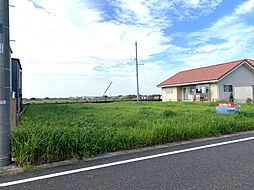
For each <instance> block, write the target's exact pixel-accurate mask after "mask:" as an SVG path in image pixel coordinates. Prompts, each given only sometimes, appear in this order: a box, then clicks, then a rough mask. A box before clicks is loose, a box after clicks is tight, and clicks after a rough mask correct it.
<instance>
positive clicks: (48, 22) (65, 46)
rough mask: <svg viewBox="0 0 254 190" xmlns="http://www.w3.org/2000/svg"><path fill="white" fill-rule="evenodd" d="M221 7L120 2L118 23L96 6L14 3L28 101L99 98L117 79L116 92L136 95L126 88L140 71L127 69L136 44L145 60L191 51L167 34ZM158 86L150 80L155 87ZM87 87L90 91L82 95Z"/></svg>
mask: <svg viewBox="0 0 254 190" xmlns="http://www.w3.org/2000/svg"><path fill="white" fill-rule="evenodd" d="M221 1H222V0H213V1H208V0H192V1H187V0H174V1H169V0H150V1H145V0H130V1H124V0H117V1H114V3H113V5H114V6H115V9H114V11H115V14H116V15H115V17H114V18H115V20H114V19H112V20H110V19H109V20H104V17H103V15H104V10H98V9H96V8H92V7H93V6H91V3H93V2H90V3H89V2H88V1H80V0H72V1H69V0H54V1H52V0H12V4H14V5H15V6H16V8H14V9H11V20H10V21H11V38H12V39H15V40H16V43H13V44H12V49H13V50H14V54H13V56H14V57H17V58H20V59H21V61H22V65H23V69H24V70H23V71H24V96H27V97H31V96H40V97H45V96H53V95H54V94H55V96H69V93H68V90H67V89H69V92H71V93H74V92H75V93H77V94H76V95H85V94H87V95H95V94H98V93H96V92H97V90H98V89H101V88H102V87H103V86H104V84H103V83H107V82H109V81H108V80H111V79H114V81H118V82H115V83H116V84H115V85H116V86H115V88H116V89H119V91H116V90H115V91H112V92H114V93H119V94H120V92H121V90H122V92H125V93H132V92H135V87H134V88H133V86H132V85H130V86H129V87H127V88H123V86H128V83H131V84H133V85H134V84H135V69H134V70H133V68H135V67H133V66H132V65H129V64H127V63H128V62H130V58H134V57H135V47H134V42H135V41H138V54H139V58H140V59H141V60H146V59H149V58H151V57H152V56H153V55H155V54H160V53H163V52H166V51H167V50H168V49H169V48H170V50H171V51H172V52H173V51H175V52H179V51H180V50H181V51H182V50H184V51H185V50H186V48H183V47H177V46H173V45H171V41H172V38H171V37H170V36H166V35H165V33H164V31H163V29H165V28H167V27H170V26H172V24H173V20H174V19H175V18H177V19H189V18H194V17H197V16H201V15H207V14H209V13H210V12H212V11H213V10H214V9H215V8H216V7H217V6H218V5H219V4H220V2H221ZM157 64H159V63H157ZM149 65H152V64H151V63H150V64H149ZM147 66H148V65H147ZM98 67H100V68H101V69H102V70H103V71H104V72H102V71H101V72H100V71H99V70H96V68H98ZM153 67H156V66H155V65H153ZM148 68H149V69H150V70H146V71H144V72H145V73H149V72H152V71H155V70H156V69H157V71H158V72H157V74H158V73H159V71H160V72H164V71H163V68H161V67H156V69H153V68H151V67H148ZM132 75H133V76H132ZM98 76H100V77H99V78H98ZM71 77H73V78H71ZM75 77H81V78H82V77H83V78H82V79H80V80H78V79H77V78H75ZM70 78H71V80H75V81H71V80H70ZM65 79H66V80H65ZM67 79H68V80H67ZM132 80H134V81H132ZM157 80H158V77H157V76H155V75H153V74H150V78H149V81H150V83H152V81H157ZM62 81H64V83H63V82H62ZM119 81H120V82H121V83H120V82H119ZM53 82H54V85H52V86H51V85H50V84H52V83H53ZM156 83H157V82H156ZM153 85H154V84H152V86H151V87H150V89H153V88H154V86H153ZM63 86H65V87H63ZM84 86H85V87H86V88H85V89H87V90H81V89H83V87H84ZM88 89H89V90H88ZM150 91H152V90H150ZM71 95H75V94H71Z"/></svg>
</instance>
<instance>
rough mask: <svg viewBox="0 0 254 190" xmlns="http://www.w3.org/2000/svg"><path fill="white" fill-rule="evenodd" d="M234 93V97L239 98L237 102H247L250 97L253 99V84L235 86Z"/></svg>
mask: <svg viewBox="0 0 254 190" xmlns="http://www.w3.org/2000/svg"><path fill="white" fill-rule="evenodd" d="M234 94H235V97H234V98H235V99H236V100H237V103H246V101H247V99H248V98H250V99H251V100H252V101H253V95H254V92H253V86H241V87H235V88H234Z"/></svg>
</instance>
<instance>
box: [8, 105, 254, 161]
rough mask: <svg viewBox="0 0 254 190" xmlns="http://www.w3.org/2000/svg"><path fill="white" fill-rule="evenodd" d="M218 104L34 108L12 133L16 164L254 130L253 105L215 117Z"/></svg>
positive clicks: (47, 106) (33, 106)
mask: <svg viewBox="0 0 254 190" xmlns="http://www.w3.org/2000/svg"><path fill="white" fill-rule="evenodd" d="M215 107H216V105H215V103H170V102H169V103H162V102H140V103H136V102H121V103H111V104H72V105H31V106H30V107H29V108H28V110H27V112H26V114H25V115H24V116H23V117H22V120H21V122H20V124H19V126H18V127H17V128H16V129H14V130H13V131H12V151H13V156H14V157H15V158H16V164H19V165H34V164H42V163H49V162H54V161H60V160H64V159H68V158H73V157H76V158H78V159H82V157H83V158H86V157H91V156H93V155H96V154H99V153H105V152H111V151H117V150H122V149H132V148H137V147H144V146H148V145H155V144H161V143H167V142H174V141H180V140H187V139H191V138H197V137H205V136H215V135H220V134H225V133H233V132H237V131H245V130H250V129H254V106H253V105H249V104H246V105H241V109H240V111H241V113H239V114H238V115H219V114H216V113H215Z"/></svg>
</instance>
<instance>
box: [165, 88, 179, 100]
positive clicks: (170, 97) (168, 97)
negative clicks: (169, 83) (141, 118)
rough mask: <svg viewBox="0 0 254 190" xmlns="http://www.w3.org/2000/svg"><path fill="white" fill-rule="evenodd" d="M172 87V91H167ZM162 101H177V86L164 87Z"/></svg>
mask: <svg viewBox="0 0 254 190" xmlns="http://www.w3.org/2000/svg"><path fill="white" fill-rule="evenodd" d="M169 89H171V90H172V91H173V92H172V93H167V92H166V90H169ZM162 101H163V102H168V101H177V87H164V88H162Z"/></svg>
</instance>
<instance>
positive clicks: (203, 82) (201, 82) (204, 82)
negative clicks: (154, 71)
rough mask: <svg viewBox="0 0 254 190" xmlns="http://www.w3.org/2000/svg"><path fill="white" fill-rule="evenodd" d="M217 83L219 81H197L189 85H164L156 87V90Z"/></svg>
mask: <svg viewBox="0 0 254 190" xmlns="http://www.w3.org/2000/svg"><path fill="white" fill-rule="evenodd" d="M218 81H219V80H209V81H198V82H190V83H182V84H172V85H164V86H157V87H158V88H165V87H177V86H189V85H196V84H206V83H216V82H218Z"/></svg>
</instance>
